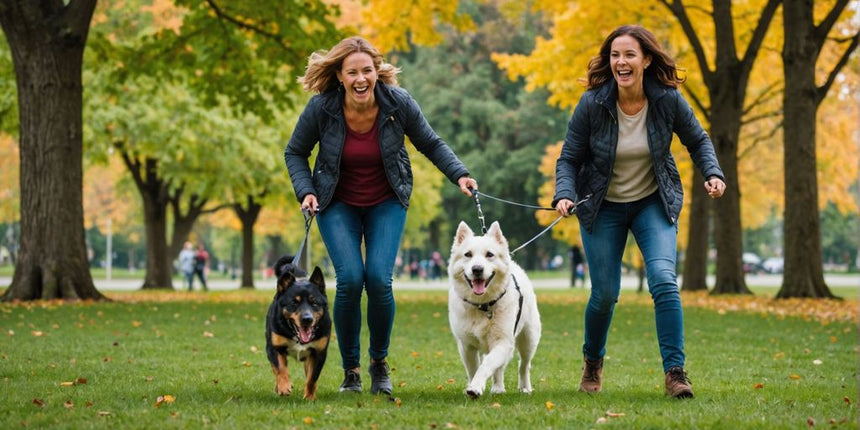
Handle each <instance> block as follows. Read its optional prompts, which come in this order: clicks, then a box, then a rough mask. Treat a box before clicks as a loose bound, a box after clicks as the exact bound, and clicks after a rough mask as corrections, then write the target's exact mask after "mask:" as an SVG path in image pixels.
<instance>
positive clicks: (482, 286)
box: [472, 279, 487, 296]
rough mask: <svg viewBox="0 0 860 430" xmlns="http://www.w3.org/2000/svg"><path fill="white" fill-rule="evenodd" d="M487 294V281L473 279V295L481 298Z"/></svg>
mask: <svg viewBox="0 0 860 430" xmlns="http://www.w3.org/2000/svg"><path fill="white" fill-rule="evenodd" d="M486 292H487V280H486V279H473V280H472V293H474V294H475V295H476V296H480V295H481V294H484V293H486Z"/></svg>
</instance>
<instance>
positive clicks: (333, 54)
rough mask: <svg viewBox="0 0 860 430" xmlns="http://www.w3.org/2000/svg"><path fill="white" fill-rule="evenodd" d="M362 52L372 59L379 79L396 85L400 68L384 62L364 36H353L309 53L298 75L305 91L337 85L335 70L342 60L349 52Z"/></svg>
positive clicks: (341, 65)
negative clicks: (302, 73)
mask: <svg viewBox="0 0 860 430" xmlns="http://www.w3.org/2000/svg"><path fill="white" fill-rule="evenodd" d="M356 52H364V53H365V54H367V55H369V56H370V58H372V59H373V66H374V67H376V73H377V74H378V75H379V80H380V81H382V82H384V83H385V84H387V85H397V74H398V73H400V69H399V68H397V67H394V66H392V65H391V64H388V63H386V62H385V61H384V60H383V58H382V54H381V53H380V52H379V50H378V49H376V48H375V47H374V46H373V45H371V44H370V42H368V41H367V40H365V39H364V38H361V37H358V36H353V37H348V38H346V39H343V40H341V41H340V42H339V43H338V44H337V45H334V47H333V48H331V49H330V50H328V51H325V50H321V51H316V52H314V53H313V54H311V56H310V58H309V59H308V67H307V69H305V75H304V76H301V77H299V79H298V81H299V83H300V84H302V88H304V89H305V91H309V92H310V91H313V92H316V93H324V92H326V91H330V90H333V89H335V88H337V87H338V85H339V82H338V80H337V74H336V72H337V71H338V70H340V69H341V67H343V60H344V59H345V58H346V57H348V56H349V55H350V54H354V53H356Z"/></svg>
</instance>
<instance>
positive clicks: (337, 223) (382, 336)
mask: <svg viewBox="0 0 860 430" xmlns="http://www.w3.org/2000/svg"><path fill="white" fill-rule="evenodd" d="M405 224H406V208H404V207H403V205H401V204H400V202H399V201H398V200H397V199H396V198H391V199H388V200H386V201H384V202H382V203H380V204H378V205H376V206H371V207H357V206H351V205H348V204H346V203H343V202H340V201H334V202H332V203H331V204H330V205H329V207H327V208H326V209H325V210H324V211H322V212H321V213H320V214H319V215H318V217H317V225H319V229H320V234H321V235H322V239H323V242H325V245H326V249H327V250H328V254H329V257H331V262H332V264H333V265H334V271H335V275H336V277H337V292H336V293H335V297H334V312H333V316H334V328H335V333H337V341H338V346H339V347H340V356H341V359H342V360H343V368H344V369H353V368H356V367H359V363H360V355H361V344H360V336H361V295H362V291H363V290H367V328H368V330H369V331H370V349H369V351H368V352H369V353H370V358H372V359H373V360H376V361H380V360H382V359H384V358H385V357H387V356H388V344H389V340H390V338H391V327H392V325H393V324H394V293H393V292H392V291H391V282H392V278H391V276H392V273H393V271H394V260H395V259H396V258H397V250H398V249H399V248H400V239H401V237H402V236H403V228H404V226H405ZM362 239H363V241H364V247H365V256H366V257H365V258H364V260H362V250H361V244H362Z"/></svg>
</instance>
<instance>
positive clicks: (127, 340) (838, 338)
mask: <svg viewBox="0 0 860 430" xmlns="http://www.w3.org/2000/svg"><path fill="white" fill-rule="evenodd" d="M107 294H108V296H109V297H111V298H113V299H114V301H113V302H110V303H78V304H55V303H31V304H17V305H10V304H0V330H2V332H0V388H2V392H3V393H4V394H3V396H0V428H4V429H11V428H24V427H28V428H202V427H209V428H225V429H226V428H230V429H233V428H299V429H302V428H364V429H373V428H382V429H389V428H391V429H394V428H397V429H400V428H422V429H433V428H488V429H496V428H511V429H518V428H595V427H600V428H624V429H630V428H679V429H681V428H683V429H691V428H726V429H743V428H767V429H772V428H807V426H808V422H810V421H811V422H814V424H815V426H816V427H825V428H856V427H857V424H858V413H857V406H856V405H857V403H856V402H857V401H858V398H857V397H858V374H857V357H858V347H857V325H856V318H855V319H854V320H851V321H830V320H828V321H823V322H822V321H819V320H817V319H815V318H809V317H802V316H785V315H775V314H772V313H768V312H764V311H752V312H751V311H745V310H733V309H735V308H733V307H728V310H727V307H719V308H718V309H717V308H714V307H713V306H698V305H697V306H693V305H691V306H686V307H685V323H686V352H687V368H688V370H689V376H690V378H691V379H692V381H693V388H694V390H695V393H696V398H695V399H691V400H675V399H670V398H666V397H665V396H664V395H663V375H662V372H661V366H660V357H659V353H658V349H657V342H656V339H655V333H654V321H653V320H654V318H653V310H652V307H651V305H650V300H649V299H648V298H647V296H643V295H640V294H636V293H635V292H628V291H625V292H624V293H623V294H622V297H621V299H620V303H619V306H618V307H617V309H616V313H615V319H614V321H613V326H612V332H611V334H610V339H609V345H608V353H607V354H608V355H607V358H606V365H605V370H604V381H605V382H604V391H603V392H602V393H600V394H597V395H588V394H584V393H579V392H577V387H578V381H579V375H580V366H581V353H580V352H579V351H580V348H581V343H582V329H583V328H582V312H583V308H584V306H585V302H586V298H587V296H586V291H584V290H579V289H577V290H541V291H538V294H539V300H540V302H539V306H540V311H541V314H542V322H543V337H542V339H541V344H540V346H539V347H538V352H537V356H536V357H535V359H534V361H533V366H532V384H533V386H534V389H535V392H534V393H533V394H532V395H524V394H520V393H517V392H516V386H517V382H516V370H515V369H516V367H515V363H511V365H510V366H509V367H508V371H507V374H506V384H507V386H508V389H509V392H508V393H507V394H504V395H490V394H487V395H485V396H483V397H481V398H480V399H477V400H469V399H468V398H466V396H465V395H464V394H463V388H464V387H465V376H464V375H465V372H464V370H463V367H462V365H461V363H460V359H459V357H458V354H457V348H456V345H455V343H454V340H453V338H452V336H451V334H450V331H449V329H448V321H447V299H446V292H444V291H432V292H421V291H398V292H397V293H396V295H397V301H398V304H397V316H396V323H395V326H394V333H393V337H392V345H391V348H390V356H389V362H390V364H391V366H392V379H393V381H394V385H395V393H394V396H395V397H394V398H392V399H389V398H388V397H384V396H372V395H370V394H369V393H368V392H367V389H368V387H369V382H370V381H369V377H368V376H367V373H366V370H363V375H362V377H363V382H364V384H365V393H363V394H360V395H344V394H339V393H338V392H337V388H338V386H339V384H340V382H341V377H342V371H341V369H340V356H339V354H338V351H337V345H336V343H333V344H332V346H331V347H330V349H329V359H328V363H327V365H326V368H325V369H324V370H323V374H322V376H321V378H320V383H319V385H320V388H319V391H318V397H319V400H318V401H316V402H308V401H304V400H302V399H301V396H300V395H299V396H296V395H295V394H294V395H293V396H290V397H278V396H276V395H275V394H274V391H273V387H274V377H273V376H272V373H271V369H270V366H269V364H268V361H267V360H266V355H265V339H264V324H265V322H264V321H265V319H264V316H265V313H266V309H267V307H268V303H269V300H270V298H271V294H272V292H271V291H229V292H223V293H221V292H218V293H210V294H203V293H196V294H195V293H151V292H127V293H110V292H108V293H107ZM684 300H685V302H687V301H690V302H693V301H694V300H695V297H693V296H689V295H685V296H684ZM734 300H737V301H742V299H734ZM855 315H856V314H855ZM365 336H366V330H365ZM362 345H363V349H364V350H365V351H366V348H367V340H366V337H365V339H364V341H363V344H362ZM365 360H366V359H365ZM364 364H366V363H364ZM290 365H291V367H290V368H291V369H292V375H293V382H294V387H295V388H294V392H298V393H300V392H301V386H302V384H303V383H304V375H303V372H302V371H301V370H300V366H297V365H295V362H292V361H291V362H290Z"/></svg>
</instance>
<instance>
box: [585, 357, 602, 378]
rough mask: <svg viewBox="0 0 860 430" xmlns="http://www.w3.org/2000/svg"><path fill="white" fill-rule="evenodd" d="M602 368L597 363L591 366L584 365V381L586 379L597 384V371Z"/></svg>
mask: <svg viewBox="0 0 860 430" xmlns="http://www.w3.org/2000/svg"><path fill="white" fill-rule="evenodd" d="M602 367H603V366H601V365H599V364H598V363H594V364H593V365H591V364H588V363H587V362H586V363H585V376H584V379H587V380H589V381H592V382H597V381H598V378H597V371H598V370H600V369H601V368H602Z"/></svg>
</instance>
